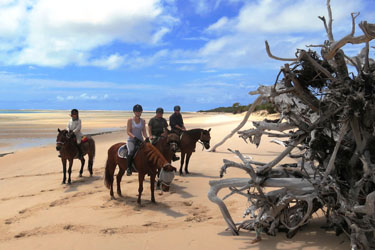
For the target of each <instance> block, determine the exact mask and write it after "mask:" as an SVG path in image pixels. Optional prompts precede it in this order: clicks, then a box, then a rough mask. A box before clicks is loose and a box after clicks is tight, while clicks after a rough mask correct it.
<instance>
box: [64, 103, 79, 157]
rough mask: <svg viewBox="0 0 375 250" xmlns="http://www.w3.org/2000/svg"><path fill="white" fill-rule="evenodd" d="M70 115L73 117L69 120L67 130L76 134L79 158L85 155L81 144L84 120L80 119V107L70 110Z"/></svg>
mask: <svg viewBox="0 0 375 250" xmlns="http://www.w3.org/2000/svg"><path fill="white" fill-rule="evenodd" d="M70 116H71V117H72V119H70V120H69V122H68V128H67V130H68V131H69V132H70V133H73V134H74V135H75V136H76V139H77V140H76V142H77V149H78V154H79V155H78V158H79V159H81V158H82V157H83V154H82V149H81V146H80V144H81V140H82V133H81V128H82V122H81V119H79V112H78V109H72V110H71V111H70Z"/></svg>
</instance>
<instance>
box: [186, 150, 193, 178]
mask: <svg viewBox="0 0 375 250" xmlns="http://www.w3.org/2000/svg"><path fill="white" fill-rule="evenodd" d="M192 153H193V152H189V153H187V154H186V164H185V173H186V174H189V171H188V165H189V160H190V157H191V154H192Z"/></svg>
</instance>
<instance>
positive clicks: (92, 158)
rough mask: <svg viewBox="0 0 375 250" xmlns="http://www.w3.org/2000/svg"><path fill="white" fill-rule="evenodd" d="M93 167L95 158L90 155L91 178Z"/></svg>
mask: <svg viewBox="0 0 375 250" xmlns="http://www.w3.org/2000/svg"><path fill="white" fill-rule="evenodd" d="M92 165H94V157H93V156H92V155H89V164H88V166H87V167H88V169H89V172H90V176H92V174H93V171H92Z"/></svg>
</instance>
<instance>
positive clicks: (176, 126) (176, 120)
mask: <svg viewBox="0 0 375 250" xmlns="http://www.w3.org/2000/svg"><path fill="white" fill-rule="evenodd" d="M173 110H174V113H173V114H172V115H171V116H170V117H169V125H170V126H171V130H172V131H173V132H175V133H177V134H178V135H181V133H182V131H186V128H185V126H184V120H183V119H182V115H181V113H180V111H181V107H180V106H179V105H176V106H174V108H173Z"/></svg>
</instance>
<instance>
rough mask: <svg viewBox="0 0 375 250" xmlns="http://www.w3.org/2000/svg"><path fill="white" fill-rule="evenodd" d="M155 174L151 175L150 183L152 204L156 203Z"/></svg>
mask: <svg viewBox="0 0 375 250" xmlns="http://www.w3.org/2000/svg"><path fill="white" fill-rule="evenodd" d="M155 177H156V175H155V174H151V175H150V183H151V202H152V203H156V201H155V194H154V193H155Z"/></svg>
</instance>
